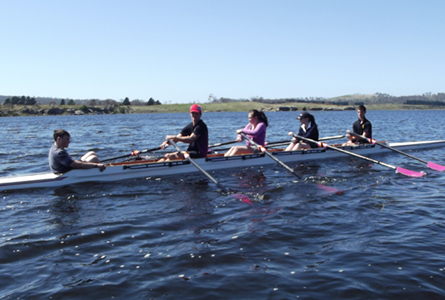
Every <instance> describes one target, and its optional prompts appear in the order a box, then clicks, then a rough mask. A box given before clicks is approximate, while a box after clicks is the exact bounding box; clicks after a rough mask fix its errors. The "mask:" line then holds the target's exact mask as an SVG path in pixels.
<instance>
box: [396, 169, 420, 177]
mask: <svg viewBox="0 0 445 300" xmlns="http://www.w3.org/2000/svg"><path fill="white" fill-rule="evenodd" d="M396 173H400V174H403V175H405V176H409V177H423V176H425V175H426V173H425V172H423V171H422V172H416V171H411V170H407V169H404V168H401V167H397V169H396Z"/></svg>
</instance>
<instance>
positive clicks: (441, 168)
mask: <svg viewBox="0 0 445 300" xmlns="http://www.w3.org/2000/svg"><path fill="white" fill-rule="evenodd" d="M426 166H427V167H428V168H430V169H433V170H436V171H440V172H443V171H445V166H441V165H439V164H436V163H433V162H428V164H427V165H426Z"/></svg>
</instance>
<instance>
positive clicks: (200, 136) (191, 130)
mask: <svg viewBox="0 0 445 300" xmlns="http://www.w3.org/2000/svg"><path fill="white" fill-rule="evenodd" d="M201 116H202V109H201V106H199V105H198V104H193V105H192V106H191V107H190V117H191V118H192V122H191V123H190V124H188V125H187V126H185V127H184V128H183V129H182V130H181V132H180V133H179V134H177V135H167V136H165V141H164V142H163V143H162V144H161V148H162V149H164V148H165V146H166V145H168V144H169V142H168V140H169V139H171V140H172V141H173V142H175V143H176V142H183V143H186V144H189V146H188V148H187V152H188V153H189V154H190V157H191V158H201V157H206V156H207V152H208V147H209V144H208V143H209V131H208V130H207V125H206V124H205V123H204V121H203V120H201ZM173 159H184V155H183V154H182V153H180V152H172V153H167V154H166V155H165V156H164V158H162V159H161V160H160V161H164V160H173Z"/></svg>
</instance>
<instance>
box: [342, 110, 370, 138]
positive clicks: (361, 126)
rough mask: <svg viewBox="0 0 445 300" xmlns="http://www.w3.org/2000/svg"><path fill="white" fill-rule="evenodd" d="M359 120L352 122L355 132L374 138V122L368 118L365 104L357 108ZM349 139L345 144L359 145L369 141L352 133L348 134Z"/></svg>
mask: <svg viewBox="0 0 445 300" xmlns="http://www.w3.org/2000/svg"><path fill="white" fill-rule="evenodd" d="M357 114H358V120H357V121H355V122H354V124H352V130H353V132H354V133H356V134H359V135H363V136H364V137H366V138H368V139H372V124H371V122H369V120H368V119H366V117H365V114H366V107H365V106H364V105H359V106H358V108H357ZM347 137H348V139H349V141H348V142H347V143H344V144H343V146H349V145H358V144H365V143H368V141H367V140H364V139H361V138H358V137H355V136H354V135H352V134H348V135H347Z"/></svg>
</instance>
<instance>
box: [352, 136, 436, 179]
mask: <svg viewBox="0 0 445 300" xmlns="http://www.w3.org/2000/svg"><path fill="white" fill-rule="evenodd" d="M346 132H347V133H349V134H352V135H353V136H356V137H358V138H361V139H363V140H366V141H368V142H369V143H371V144H373V145H379V146H380V147H383V148H386V149H389V150H392V151H394V152H397V153H400V154H403V155H405V156H408V157H409V158H412V159H416V160H418V161H420V162H423V163H424V164H426V166H427V167H428V168H430V169H433V170H436V171H441V172H442V171H445V166H441V165H439V164H436V163H433V162H428V161H426V160H423V159H420V158H418V157H415V156H412V155H410V154H408V153H405V152H402V151H400V150H399V149H395V148H392V147H390V146H387V145H385V144H381V143H377V142H376V140H374V139H370V138H367V137H364V136H363V135H360V134H356V133H354V132H351V131H350V130H347V131H346Z"/></svg>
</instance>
